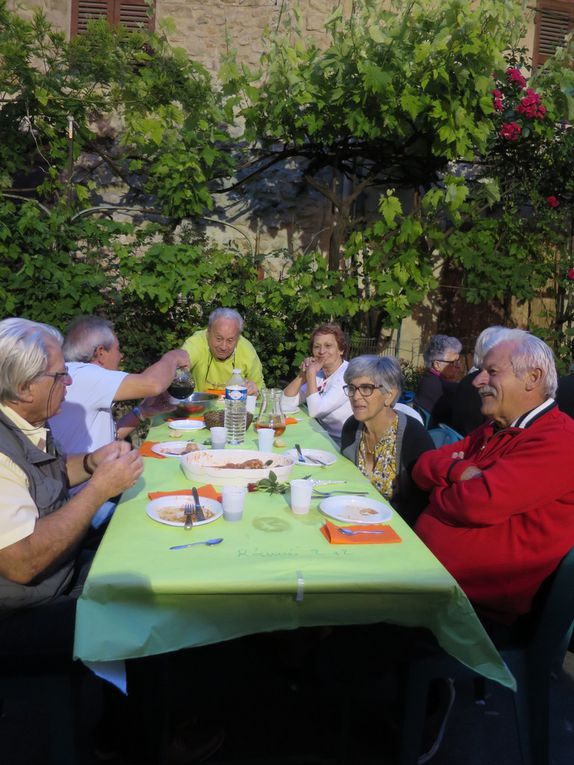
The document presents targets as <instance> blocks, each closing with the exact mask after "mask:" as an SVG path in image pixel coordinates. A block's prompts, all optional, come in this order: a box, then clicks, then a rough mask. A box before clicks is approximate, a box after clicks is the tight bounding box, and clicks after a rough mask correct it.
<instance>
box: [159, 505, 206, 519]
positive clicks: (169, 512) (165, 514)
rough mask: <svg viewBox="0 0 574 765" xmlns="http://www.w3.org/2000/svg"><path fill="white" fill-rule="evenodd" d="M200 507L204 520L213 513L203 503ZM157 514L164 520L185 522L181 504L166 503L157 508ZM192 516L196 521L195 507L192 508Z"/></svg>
mask: <svg viewBox="0 0 574 765" xmlns="http://www.w3.org/2000/svg"><path fill="white" fill-rule="evenodd" d="M201 509H202V510H203V515H204V517H205V520H206V521H207V520H208V519H209V518H212V517H213V516H214V515H215V513H214V512H213V510H210V509H209V508H208V507H205V506H204V505H201ZM157 514H158V515H159V517H160V518H162V519H163V520H164V521H172V522H173V523H185V512H184V510H183V506H178V505H173V506H171V505H168V506H167V507H160V508H159V510H158V511H157ZM192 518H193V521H194V523H196V522H197V516H196V513H195V507H194V508H193V512H192Z"/></svg>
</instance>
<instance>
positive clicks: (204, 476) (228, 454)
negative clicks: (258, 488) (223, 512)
mask: <svg viewBox="0 0 574 765" xmlns="http://www.w3.org/2000/svg"><path fill="white" fill-rule="evenodd" d="M254 459H257V460H261V461H262V462H267V461H268V460H273V464H271V465H269V466H267V467H264V468H260V469H251V470H244V469H242V468H224V467H221V466H222V465H225V464H226V463H228V462H245V461H246V460H254ZM180 462H181V468H182V470H183V472H184V473H185V475H186V477H187V478H189V480H190V481H195V482H197V481H202V482H207V483H215V484H222V485H224V484H230V483H235V484H246V483H254V482H255V481H259V480H260V479H261V478H269V473H270V472H271V471H273V472H274V473H275V475H276V476H277V480H278V481H281V482H283V481H286V480H287V479H288V478H289V475H290V474H291V470H292V468H293V465H294V463H295V460H294V459H293V458H291V457H287V456H286V455H284V454H272V453H271V452H258V451H253V450H247V449H210V450H209V451H204V452H190V453H189V454H184V455H182V456H181V457H180Z"/></svg>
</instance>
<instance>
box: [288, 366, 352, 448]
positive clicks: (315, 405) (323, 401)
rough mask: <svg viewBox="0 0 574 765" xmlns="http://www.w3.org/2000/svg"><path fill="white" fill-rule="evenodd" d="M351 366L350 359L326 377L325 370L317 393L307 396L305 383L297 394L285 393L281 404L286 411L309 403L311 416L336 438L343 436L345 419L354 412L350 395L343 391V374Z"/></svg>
mask: <svg viewBox="0 0 574 765" xmlns="http://www.w3.org/2000/svg"><path fill="white" fill-rule="evenodd" d="M348 366H349V362H348V361H343V363H342V364H341V366H340V367H339V368H338V369H337V370H336V371H335V372H333V374H332V375H330V376H329V377H325V374H324V373H323V371H321V372H319V374H318V375H317V393H311V394H310V395H309V396H307V385H306V384H305V383H304V384H303V385H302V386H301V390H300V391H299V393H298V394H297V395H296V396H286V395H285V394H283V397H282V399H281V405H282V406H283V408H284V409H285V410H286V411H289V410H290V409H293V408H294V407H296V406H298V405H299V404H303V403H305V402H306V403H307V409H308V410H309V417H314V418H315V419H316V420H317V422H319V423H320V424H321V425H322V426H323V427H324V428H325V430H326V431H327V433H328V434H329V435H330V436H333V437H334V438H341V431H342V430H343V425H344V423H345V420H348V419H349V417H350V416H351V415H352V414H353V410H352V409H351V404H350V403H349V397H348V396H346V395H345V394H344V393H343V385H344V384H345V380H344V379H343V375H344V374H345V369H346V368H347V367H348Z"/></svg>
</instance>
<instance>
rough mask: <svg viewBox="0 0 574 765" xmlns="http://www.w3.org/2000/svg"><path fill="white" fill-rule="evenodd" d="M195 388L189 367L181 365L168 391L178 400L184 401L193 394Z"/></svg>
mask: <svg viewBox="0 0 574 765" xmlns="http://www.w3.org/2000/svg"><path fill="white" fill-rule="evenodd" d="M194 389H195V383H194V381H193V377H192V376H191V375H190V373H189V369H185V367H179V368H178V369H177V371H176V373H175V377H174V378H173V380H172V381H171V383H170V386H169V388H168V389H167V392H168V393H169V395H170V396H171V397H172V398H175V399H177V400H178V401H184V400H185V399H186V398H188V397H189V396H191V394H192V393H193V391H194Z"/></svg>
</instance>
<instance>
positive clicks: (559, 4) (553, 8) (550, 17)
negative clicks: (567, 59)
mask: <svg viewBox="0 0 574 765" xmlns="http://www.w3.org/2000/svg"><path fill="white" fill-rule="evenodd" d="M535 26H536V32H535V35H534V52H533V55H532V62H533V64H534V66H540V64H543V63H544V62H545V61H546V59H547V58H548V56H552V55H553V53H554V51H555V50H556V48H558V47H560V46H561V45H563V43H564V38H565V37H566V35H567V34H568V32H571V31H572V30H573V29H574V0H538V3H537V5H536V16H535Z"/></svg>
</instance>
